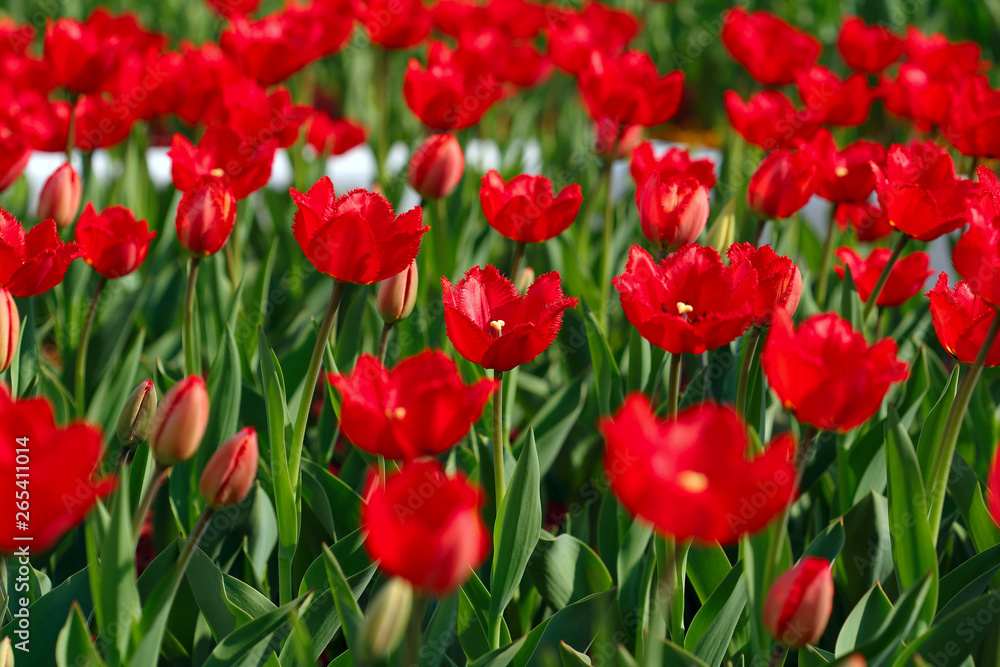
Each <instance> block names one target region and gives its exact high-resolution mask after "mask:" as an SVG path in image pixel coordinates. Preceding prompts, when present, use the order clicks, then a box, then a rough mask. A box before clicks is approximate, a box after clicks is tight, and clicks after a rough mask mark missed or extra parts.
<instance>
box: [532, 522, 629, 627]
mask: <svg viewBox="0 0 1000 667" xmlns="http://www.w3.org/2000/svg"><path fill="white" fill-rule="evenodd" d="M527 571H528V575H529V576H530V577H531V581H532V583H534V585H535V587H536V588H537V589H538V592H539V594H540V595H541V596H542V599H543V600H545V602H546V603H547V604H548V605H549V606H550V607H552V608H553V609H562V608H563V607H565V606H566V605H569V604H572V603H573V602H576V601H578V600H580V599H582V598H585V597H587V596H589V595H592V594H593V593H598V592H601V591H606V590H608V589H609V588H611V586H612V583H613V582H612V581H611V574H610V573H609V572H608V568H606V567H604V563H603V562H602V561H601V558H600V556H598V555H597V554H596V553H594V551H593V550H592V549H591V548H590V547H588V546H587V545H586V544H584V543H583V542H581V541H580V540H578V539H577V538H575V537H573V536H572V535H560V536H558V537H553V536H552V535H550V534H548V533H543V534H542V535H541V537H539V539H538V544H537V545H536V546H535V552H534V554H532V556H531V558H530V560H529V562H528V570H527Z"/></svg>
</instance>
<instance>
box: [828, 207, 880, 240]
mask: <svg viewBox="0 0 1000 667" xmlns="http://www.w3.org/2000/svg"><path fill="white" fill-rule="evenodd" d="M834 219H835V220H836V221H837V226H838V227H839V228H840V231H842V232H846V231H847V228H848V227H852V228H853V229H854V233H855V234H857V237H858V240H859V241H877V240H878V239H883V238H885V237H886V236H888V235H889V234H892V225H890V224H889V219H888V218H886V216H885V212H884V211H883V210H882V209H881V208H880V207H879V205H878V204H877V203H875V204H873V203H871V202H862V203H860V204H856V203H854V202H841V203H839V204H837V211H836V213H834Z"/></svg>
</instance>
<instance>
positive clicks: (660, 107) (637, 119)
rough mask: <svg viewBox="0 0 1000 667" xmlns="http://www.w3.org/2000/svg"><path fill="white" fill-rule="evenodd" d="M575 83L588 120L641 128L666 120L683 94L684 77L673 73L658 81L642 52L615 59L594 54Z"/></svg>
mask: <svg viewBox="0 0 1000 667" xmlns="http://www.w3.org/2000/svg"><path fill="white" fill-rule="evenodd" d="M577 83H578V85H579V89H580V95H581V96H582V97H583V101H584V104H586V106H587V111H588V112H589V113H590V117H591V118H593V119H594V120H601V119H602V118H611V119H614V120H616V121H618V122H619V123H624V124H627V125H642V126H643V127H652V126H654V125H660V124H661V123H665V122H667V121H668V120H670V118H671V117H672V116H673V115H674V114H675V113H677V108H678V107H679V106H680V102H681V95H682V94H683V93H684V73H683V72H681V71H680V70H674V71H673V72H670V73H669V74H666V75H665V76H662V77H661V76H660V74H659V72H658V71H657V69H656V65H655V64H653V61H652V59H651V58H650V57H649V54H648V53H646V52H645V51H628V52H626V53H623V54H621V55H618V56H606V55H602V54H601V53H600V52H599V51H594V52H593V53H591V55H590V62H589V63H588V64H587V67H586V68H585V69H583V70H582V71H581V72H580V75H579V77H578V78H577Z"/></svg>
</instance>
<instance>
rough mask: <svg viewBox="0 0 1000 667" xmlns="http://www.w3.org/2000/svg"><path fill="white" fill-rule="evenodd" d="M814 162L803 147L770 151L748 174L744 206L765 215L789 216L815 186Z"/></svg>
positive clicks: (807, 200) (815, 170)
mask: <svg viewBox="0 0 1000 667" xmlns="http://www.w3.org/2000/svg"><path fill="white" fill-rule="evenodd" d="M816 172H817V169H816V162H815V161H814V160H813V159H812V156H811V155H810V154H809V153H808V152H806V151H788V150H784V149H782V150H780V151H776V152H774V153H771V154H770V155H768V156H767V157H766V158H764V161H763V162H761V163H760V166H759V167H757V171H755V172H754V174H753V176H751V177H750V186H749V187H748V188H747V206H749V207H750V209H751V210H753V211H755V212H756V213H757V214H758V215H760V216H761V217H764V218H776V219H781V218H788V217H791V216H792V215H794V214H795V213H796V212H797V211H798V210H799V209H801V208H802V207H803V206H805V205H806V204H807V203H809V199H810V198H811V197H812V196H813V193H814V192H815V190H816V180H817V179H816Z"/></svg>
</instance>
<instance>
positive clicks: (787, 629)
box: [764, 556, 833, 648]
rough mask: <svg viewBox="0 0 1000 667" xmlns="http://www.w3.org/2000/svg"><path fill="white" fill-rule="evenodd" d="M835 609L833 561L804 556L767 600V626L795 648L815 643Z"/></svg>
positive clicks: (779, 578) (782, 640) (765, 610)
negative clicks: (831, 563) (831, 562)
mask: <svg viewBox="0 0 1000 667" xmlns="http://www.w3.org/2000/svg"><path fill="white" fill-rule="evenodd" d="M832 612H833V572H832V570H831V567H830V561H828V560H826V559H825V558H816V557H815V556H805V557H803V559H802V560H801V561H799V563H798V564H796V565H795V566H794V567H793V568H792V569H790V570H788V571H787V572H785V573H784V574H782V575H781V576H780V577H778V578H777V579H776V580H775V582H774V584H773V585H772V586H771V590H769V591H768V592H767V599H766V600H765V601H764V627H765V628H767V631H768V632H769V633H770V634H771V636H772V637H774V638H775V639H777V640H778V641H780V642H782V643H783V644H785V645H787V646H790V647H792V648H802V647H803V646H808V645H809V644H815V643H816V642H818V641H819V639H820V637H822V636H823V631H824V630H826V624H827V623H828V622H829V621H830V614H831V613H832Z"/></svg>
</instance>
